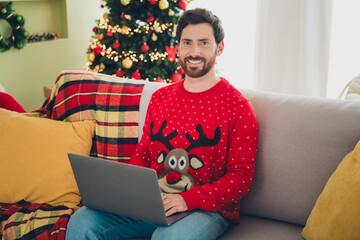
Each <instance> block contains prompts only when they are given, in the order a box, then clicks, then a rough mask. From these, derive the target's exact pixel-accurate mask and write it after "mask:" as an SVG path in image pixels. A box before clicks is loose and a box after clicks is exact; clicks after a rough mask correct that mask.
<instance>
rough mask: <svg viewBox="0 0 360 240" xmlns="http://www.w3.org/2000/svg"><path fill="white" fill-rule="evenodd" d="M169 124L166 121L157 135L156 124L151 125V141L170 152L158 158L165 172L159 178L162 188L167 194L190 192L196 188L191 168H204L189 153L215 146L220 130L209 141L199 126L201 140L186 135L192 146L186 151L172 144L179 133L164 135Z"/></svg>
mask: <svg viewBox="0 0 360 240" xmlns="http://www.w3.org/2000/svg"><path fill="white" fill-rule="evenodd" d="M166 124H167V122H166V121H164V122H163V124H162V125H161V128H160V130H159V132H158V133H157V134H153V129H154V123H153V122H152V123H151V125H150V129H151V133H150V139H151V140H152V141H159V142H161V143H163V144H164V146H166V147H167V149H168V150H169V151H170V152H169V153H166V152H165V151H162V152H161V153H160V154H159V156H158V157H157V163H158V164H164V168H165V171H164V172H163V173H162V174H161V176H160V177H159V184H160V188H161V190H162V191H163V192H165V193H178V192H184V191H188V190H190V189H191V188H192V187H194V179H193V177H192V176H191V175H190V174H189V173H188V170H189V167H190V168H192V169H193V170H195V171H196V170H198V169H201V168H202V167H204V163H203V161H202V160H201V159H200V158H199V157H197V156H196V155H189V151H190V150H191V149H193V148H196V147H202V146H214V145H216V144H217V143H218V142H219V140H220V128H217V129H216V130H215V136H214V139H209V138H207V136H206V135H205V134H204V132H203V129H202V127H201V125H200V124H199V125H198V126H197V131H198V132H199V139H198V140H196V141H195V140H193V139H192V138H191V136H190V135H189V134H188V133H186V138H187V139H188V140H189V142H190V146H189V147H188V148H186V149H182V148H176V149H174V148H173V146H172V145H171V144H170V140H171V139H172V138H174V137H176V136H177V135H178V133H177V131H173V132H172V133H170V134H169V135H167V136H166V137H165V136H164V135H163V130H164V128H165V126H166Z"/></svg>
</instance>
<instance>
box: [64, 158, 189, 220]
mask: <svg viewBox="0 0 360 240" xmlns="http://www.w3.org/2000/svg"><path fill="white" fill-rule="evenodd" d="M68 157H69V160H70V163H71V167H72V169H73V172H74V175H75V180H76V183H77V185H78V188H79V191H80V195H81V198H82V201H83V204H84V205H85V206H86V207H89V208H93V209H96V210H101V211H104V212H109V213H113V214H116V215H121V216H125V217H130V218H135V219H139V220H143V221H147V222H152V223H156V224H159V225H171V224H172V223H174V222H176V221H178V220H179V219H181V218H183V217H185V216H187V215H188V214H189V213H190V212H183V213H177V214H173V215H171V216H169V217H166V215H165V210H164V206H163V203H162V198H161V192H160V187H159V183H158V178H157V174H156V171H155V170H154V169H150V168H144V167H138V166H133V165H129V164H126V163H120V162H114V161H109V160H104V159H99V158H94V157H88V156H82V155H77V154H72V153H69V154H68Z"/></svg>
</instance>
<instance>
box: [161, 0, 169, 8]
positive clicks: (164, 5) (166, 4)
mask: <svg viewBox="0 0 360 240" xmlns="http://www.w3.org/2000/svg"><path fill="white" fill-rule="evenodd" d="M168 7H169V2H168V1H167V0H160V2H159V8H160V9H161V10H165V9H167V8H168Z"/></svg>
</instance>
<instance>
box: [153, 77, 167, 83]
mask: <svg viewBox="0 0 360 240" xmlns="http://www.w3.org/2000/svg"><path fill="white" fill-rule="evenodd" d="M155 82H160V83H163V82H165V80H164V79H162V78H160V77H158V78H157V79H156V80H155Z"/></svg>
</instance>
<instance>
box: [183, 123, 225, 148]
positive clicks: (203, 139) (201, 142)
mask: <svg viewBox="0 0 360 240" xmlns="http://www.w3.org/2000/svg"><path fill="white" fill-rule="evenodd" d="M196 130H197V131H198V133H199V138H198V140H193V139H192V137H191V136H190V134H189V133H186V138H187V139H188V140H189V142H190V146H189V147H187V148H186V151H187V152H189V151H190V150H192V149H194V148H198V147H207V146H209V147H210V146H215V145H216V144H218V142H219V141H220V127H217V128H216V129H215V135H214V138H213V139H210V138H208V137H207V136H206V134H205V133H204V130H203V128H202V126H201V125H200V124H198V125H197V126H196Z"/></svg>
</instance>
